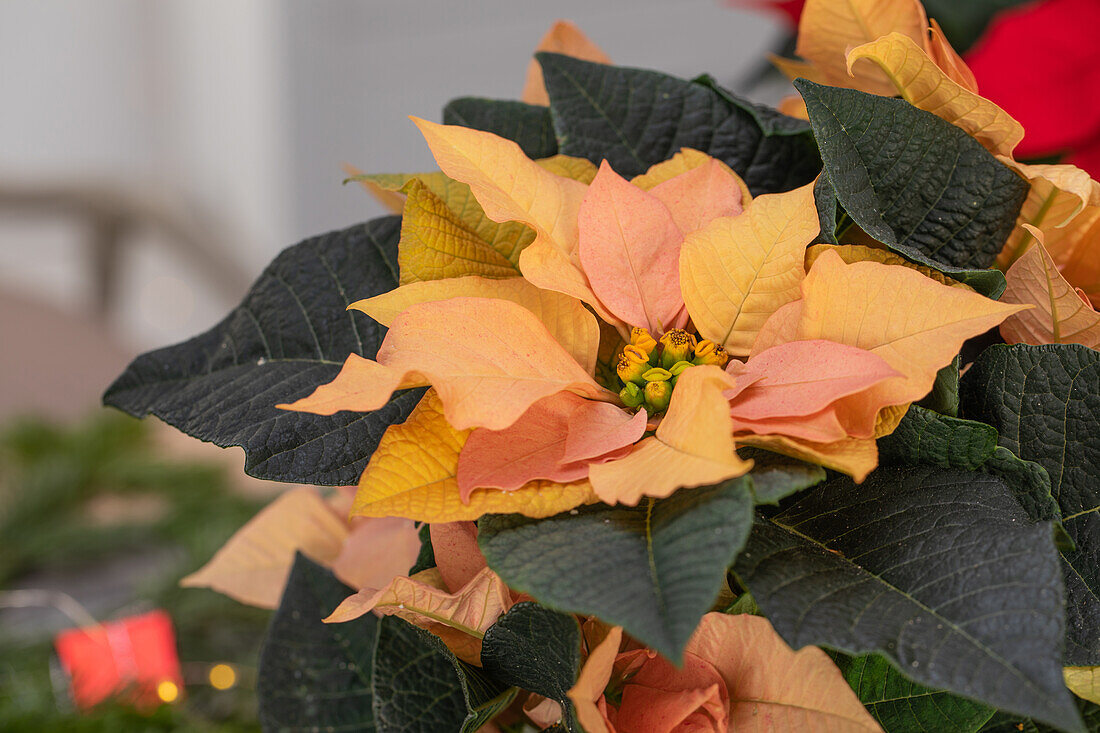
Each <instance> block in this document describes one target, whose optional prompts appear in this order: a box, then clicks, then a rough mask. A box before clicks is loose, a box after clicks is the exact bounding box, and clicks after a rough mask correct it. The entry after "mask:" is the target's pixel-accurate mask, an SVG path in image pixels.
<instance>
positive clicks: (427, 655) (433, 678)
mask: <svg viewBox="0 0 1100 733" xmlns="http://www.w3.org/2000/svg"><path fill="white" fill-rule="evenodd" d="M378 626H379V632H378V650H377V652H376V653H375V658H374V715H375V720H377V724H378V730H379V731H380V733H383V732H384V733H390V732H391V731H392V732H394V733H396V732H397V731H402V732H409V733H413V732H419V731H423V733H435V732H436V731H459V733H474V732H475V731H477V730H478V729H479V728H481V727H482V726H483V725H485V723H487V722H489V721H490V720H492V719H493V718H494V717H496V716H497V715H498V714H500V712H501V711H502V710H504V708H506V707H508V705H509V704H511V702H512V700H514V699H515V697H516V690H515V688H511V687H507V686H505V685H501V684H500V683H498V682H497V681H495V680H492V679H490V678H489V677H488V676H486V674H485V673H484V672H483V671H482V670H480V669H478V668H477V667H474V666H472V665H470V664H467V663H466V662H463V661H462V660H460V659H458V658H456V657H455V656H454V655H453V654H452V653H451V652H450V650H449V649H447V647H446V646H444V644H443V642H441V641H440V640H439V639H438V637H436V636H433V635H432V634H429V633H428V632H427V631H424V630H422V629H418V628H416V627H415V626H413V625H411V624H409V623H407V622H405V621H403V620H402V619H399V618H397V617H395V616H387V617H385V618H383V619H381V621H380V622H379V624H378Z"/></svg>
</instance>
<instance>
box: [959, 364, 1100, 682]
mask: <svg viewBox="0 0 1100 733" xmlns="http://www.w3.org/2000/svg"><path fill="white" fill-rule="evenodd" d="M962 409H963V411H964V414H966V415H967V416H968V417H972V418H974V419H977V420H983V421H985V422H988V423H990V424H991V425H993V426H994V427H996V428H997V430H998V431H999V433H1000V444H1001V445H1002V446H1004V447H1005V448H1007V449H1008V450H1010V451H1012V452H1013V453H1015V454H1016V455H1017V456H1019V457H1020V458H1022V459H1024V460H1028V461H1035V462H1036V463H1038V464H1039V465H1041V466H1042V467H1043V468H1045V469H1046V471H1047V473H1048V474H1049V477H1050V481H1051V493H1052V494H1053V495H1054V497H1055V498H1056V499H1057V500H1058V504H1059V506H1060V507H1061V509H1062V523H1063V525H1064V526H1065V529H1066V531H1067V532H1068V533H1069V536H1070V537H1071V538H1072V540H1073V542H1074V544H1075V545H1076V547H1077V549H1076V550H1074V551H1072V552H1067V553H1063V554H1064V557H1065V560H1066V562H1065V565H1064V571H1065V584H1066V621H1067V639H1066V662H1067V664H1071V665H1079V666H1088V665H1095V664H1100V353H1098V352H1096V351H1093V350H1092V349H1089V348H1086V347H1084V346H1079V345H1077V344H1060V345H1050V346H1028V345H1026V344H1018V345H1015V346H1006V345H1003V344H1002V345H996V346H991V347H989V348H988V349H986V350H985V351H984V352H983V353H982V355H981V356H980V357H978V359H977V361H975V362H974V364H973V366H971V368H970V370H969V371H968V372H967V373H966V376H965V377H964V378H963V380H962Z"/></svg>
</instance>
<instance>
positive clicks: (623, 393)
mask: <svg viewBox="0 0 1100 733" xmlns="http://www.w3.org/2000/svg"><path fill="white" fill-rule="evenodd" d="M619 399H621V400H622V401H623V404H624V405H626V406H627V407H628V408H629V409H631V410H635V409H637V408H639V407H641V406H642V403H643V402H645V392H644V391H643V390H642V388H641V387H639V386H638V385H636V384H634V382H630V383H629V384H627V385H626V386H625V387H623V388H622V389H621V390H619Z"/></svg>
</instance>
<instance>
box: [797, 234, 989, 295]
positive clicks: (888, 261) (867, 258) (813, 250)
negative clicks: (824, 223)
mask: <svg viewBox="0 0 1100 733" xmlns="http://www.w3.org/2000/svg"><path fill="white" fill-rule="evenodd" d="M825 252H835V253H836V254H837V255H838V256H839V257H840V259H842V260H844V262H846V263H847V264H849V265H850V264H852V263H854V262H878V263H880V264H883V265H898V266H899V267H908V268H909V269H910V270H916V271H917V272H919V273H920V274H922V275H924V276H925V277H930V278H932V279H933V280H935V281H936V282H938V283H939V284H940V285H950V286H951V287H953V288H959V289H961V290H969V291H970V292H974V288H972V287H970V286H969V285H967V284H966V283H961V282H959V281H958V280H953V279H952V278H950V277H948V276H947V275H944V274H943V273H942V272H940V271H939V270H933V269H932V268H931V267H925V266H924V265H918V264H917V263H915V262H910V261H909V260H907V259H905V258H904V257H902V256H901V255H899V254H895V253H893V252H891V251H890V250H888V249H880V248H878V247H869V246H867V245H863V244H841V245H836V244H815V245H812V246H810V247H807V248H806V270H807V271H809V269H810V268H811V267H813V266H814V263H815V262H817V258H818V257H820V256H821V255H822V254H824V253H825Z"/></svg>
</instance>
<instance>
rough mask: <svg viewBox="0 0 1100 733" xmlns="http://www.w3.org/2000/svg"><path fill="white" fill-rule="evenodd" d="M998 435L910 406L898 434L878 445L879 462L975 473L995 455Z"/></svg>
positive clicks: (970, 422) (977, 424)
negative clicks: (920, 465)
mask: <svg viewBox="0 0 1100 733" xmlns="http://www.w3.org/2000/svg"><path fill="white" fill-rule="evenodd" d="M996 447H997V431H996V429H994V428H993V427H992V426H990V425H986V424H985V423H980V422H975V421H973V420H960V419H959V418H957V417H947V416H946V415H941V414H939V413H937V412H932V411H931V410H926V409H924V408H923V407H919V406H918V405H910V407H909V410H908V411H907V412H906V413H905V417H903V418H902V419H901V422H900V423H899V424H898V427H897V429H896V430H894V432H893V433H891V434H890V435H887V436H886V437H885V438H881V439H880V440H879V441H878V448H879V456H880V461H881V463H882V464H883V465H888V464H906V465H909V464H928V465H930V466H939V467H940V468H958V469H961V470H963V471H976V470H978V469H979V468H980V467H981V466H982V464H984V463H985V462H986V461H987V460H989V458H990V457H991V456H992V455H993V451H994V449H995V448H996Z"/></svg>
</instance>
